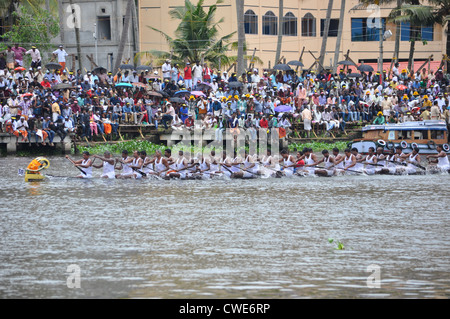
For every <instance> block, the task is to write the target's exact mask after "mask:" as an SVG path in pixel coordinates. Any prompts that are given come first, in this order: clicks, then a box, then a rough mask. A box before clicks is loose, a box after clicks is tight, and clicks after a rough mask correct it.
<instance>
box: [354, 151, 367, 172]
mask: <svg viewBox="0 0 450 319" xmlns="http://www.w3.org/2000/svg"><path fill="white" fill-rule="evenodd" d="M351 152H352V154H353V156H355V159H356V164H355V166H353V168H352V171H354V173H356V172H358V173H363V172H364V164H363V163H362V162H363V161H364V158H363V156H362V155H361V154H360V153H359V152H358V149H357V148H356V147H353V148H352V149H351Z"/></svg>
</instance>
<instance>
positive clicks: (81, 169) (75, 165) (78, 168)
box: [66, 157, 87, 175]
mask: <svg viewBox="0 0 450 319" xmlns="http://www.w3.org/2000/svg"><path fill="white" fill-rule="evenodd" d="M66 158H67V159H68V160H69V161H70V162H71V163H72V164H73V165H74V166H75V167H76V168H78V170H79V171H80V172H81V173H83V174H84V175H87V174H86V172H85V171H83V170H82V169H81V168H79V167H78V166H76V165H77V164H76V163H75V162H74V161H73V160H72V159H71V158H70V157H66Z"/></svg>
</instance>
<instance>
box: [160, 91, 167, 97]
mask: <svg viewBox="0 0 450 319" xmlns="http://www.w3.org/2000/svg"><path fill="white" fill-rule="evenodd" d="M157 92H158V93H159V94H161V95H162V96H163V97H169V94H167V92H164V91H157Z"/></svg>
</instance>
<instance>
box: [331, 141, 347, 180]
mask: <svg viewBox="0 0 450 319" xmlns="http://www.w3.org/2000/svg"><path fill="white" fill-rule="evenodd" d="M333 156H334V159H333V161H334V168H335V170H334V175H336V174H337V173H338V172H339V171H342V170H343V169H344V158H345V157H344V155H342V154H339V149H338V148H337V147H335V148H333Z"/></svg>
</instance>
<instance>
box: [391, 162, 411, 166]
mask: <svg viewBox="0 0 450 319" xmlns="http://www.w3.org/2000/svg"><path fill="white" fill-rule="evenodd" d="M386 162H390V163H394V164H396V165H402V166H407V165H408V164H406V163H400V162H396V161H386Z"/></svg>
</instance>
